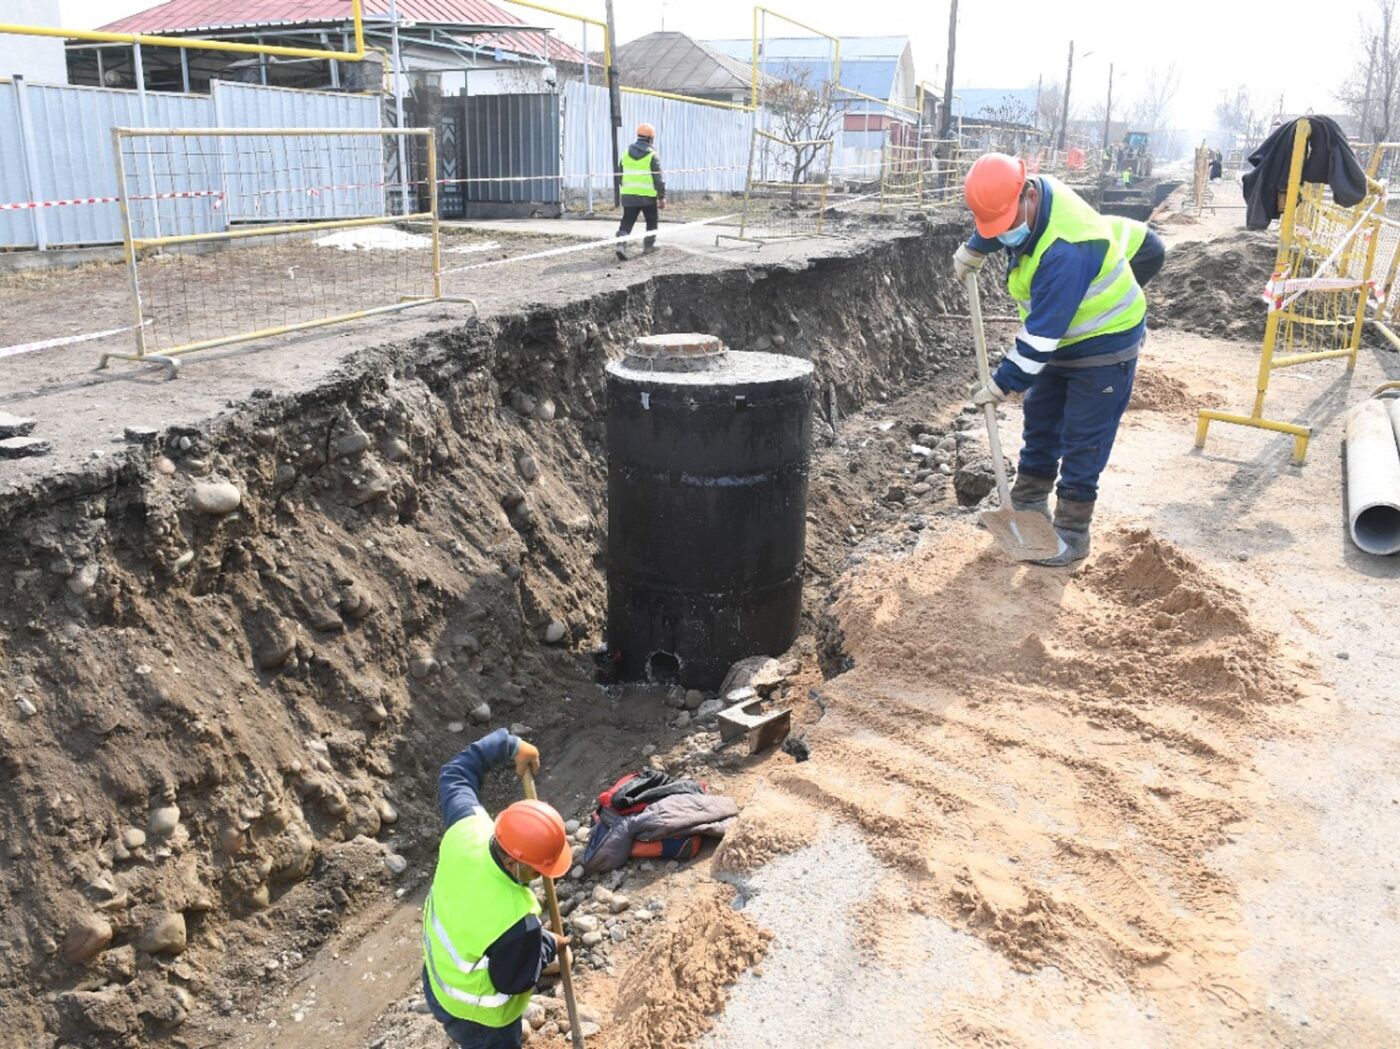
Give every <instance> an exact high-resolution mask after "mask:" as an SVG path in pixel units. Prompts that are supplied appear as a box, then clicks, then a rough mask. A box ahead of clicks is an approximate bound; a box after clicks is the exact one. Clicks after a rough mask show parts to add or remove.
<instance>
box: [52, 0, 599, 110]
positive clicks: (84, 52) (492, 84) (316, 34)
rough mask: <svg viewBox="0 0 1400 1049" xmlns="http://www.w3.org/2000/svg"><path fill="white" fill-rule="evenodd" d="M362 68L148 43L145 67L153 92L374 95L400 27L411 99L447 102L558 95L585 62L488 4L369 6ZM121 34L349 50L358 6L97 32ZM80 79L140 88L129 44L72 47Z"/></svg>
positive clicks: (240, 12)
mask: <svg viewBox="0 0 1400 1049" xmlns="http://www.w3.org/2000/svg"><path fill="white" fill-rule="evenodd" d="M362 8H363V14H362V21H363V24H364V33H365V44H366V46H367V47H368V48H370V49H372V50H371V52H370V55H369V57H368V59H367V60H366V61H364V62H342V61H332V60H325V59H304V58H287V57H281V56H275V55H257V56H250V55H243V54H234V53H228V52H220V51H207V50H201V49H186V48H169V47H156V46H149V45H148V46H145V47H143V48H142V49H141V56H140V57H141V66H142V70H143V74H144V79H145V87H146V88H147V89H148V90H153V91H186V92H195V93H201V94H202V93H205V92H207V91H208V90H209V83H210V81H212V80H237V81H244V82H248V83H256V84H267V85H272V86H281V87H299V88H319V89H328V90H344V91H366V90H378V89H380V88H382V87H383V86H384V83H385V76H386V72H385V71H386V70H387V69H388V68H389V67H390V61H389V56H390V54H391V53H392V49H393V44H394V36H395V30H396V29H397V35H398V43H399V51H400V54H401V55H402V71H403V75H404V77H405V80H406V83H404V84H403V85H402V89H403V92H404V93H405V94H409V93H412V92H413V91H414V90H415V89H418V88H435V89H437V90H438V91H441V92H442V93H443V94H444V95H456V94H459V93H461V92H462V91H464V90H465V91H466V92H468V93H470V94H514V93H517V92H538V91H550V90H553V88H554V86H555V84H556V83H557V82H558V80H559V79H560V78H561V77H562V78H564V79H568V78H569V77H570V76H572V75H574V74H576V73H577V72H579V71H580V70H581V69H582V62H583V55H582V54H581V53H580V52H579V51H577V50H576V49H575V48H573V47H571V46H569V45H568V44H566V43H564V42H563V41H561V40H559V39H558V38H557V37H555V36H553V35H552V31H551V30H549V29H547V28H545V27H543V26H538V25H531V24H530V23H528V22H525V21H523V20H521V19H520V18H518V17H517V16H515V15H513V14H511V13H509V12H508V11H505V10H503V9H502V8H500V7H497V6H496V5H495V4H492V3H490V2H488V0H395V2H393V3H391V2H390V0H364V2H363V4H362ZM99 28H101V29H103V30H107V31H109V32H114V33H145V34H151V35H159V36H180V37H204V38H208V39H211V40H221V41H239V42H242V43H254V42H260V43H263V44H269V45H286V46H291V47H310V48H326V49H333V50H341V51H349V50H351V49H352V48H353V46H354V32H353V23H352V21H351V14H350V0H241V2H239V3H237V4H230V3H228V2H227V0H167V2H166V3H161V4H157V5H155V6H154V7H150V8H147V9H146V10H144V11H138V12H137V13H136V14H132V15H128V16H126V17H125V18H119V19H117V20H116V21H115V22H110V23H108V24H107V25H104V26H101V27H99ZM68 79H69V82H70V83H73V84H89V85H100V86H105V87H135V86H136V61H135V55H134V54H133V48H132V47H131V46H130V45H128V44H99V43H90V42H86V41H72V42H70V43H69V45H68Z"/></svg>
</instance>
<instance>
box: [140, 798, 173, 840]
mask: <svg viewBox="0 0 1400 1049" xmlns="http://www.w3.org/2000/svg"><path fill="white" fill-rule="evenodd" d="M179 824H180V806H179V805H162V806H161V807H160V808H156V809H152V810H151V816H150V819H149V820H147V821H146V829H147V830H148V831H150V832H151V833H152V834H154V835H155V836H156V837H157V838H164V837H166V836H168V835H170V834H172V833H174V831H175V828H176V827H177V826H179Z"/></svg>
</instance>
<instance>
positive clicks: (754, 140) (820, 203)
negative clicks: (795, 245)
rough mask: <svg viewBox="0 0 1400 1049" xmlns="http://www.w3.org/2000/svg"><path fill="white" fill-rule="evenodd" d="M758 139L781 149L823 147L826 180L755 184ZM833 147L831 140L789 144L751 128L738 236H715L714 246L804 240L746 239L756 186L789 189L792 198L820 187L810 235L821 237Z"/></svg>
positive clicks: (807, 140) (789, 141)
mask: <svg viewBox="0 0 1400 1049" xmlns="http://www.w3.org/2000/svg"><path fill="white" fill-rule="evenodd" d="M761 138H763V139H767V140H768V141H770V142H776V143H778V144H779V145H782V146H791V147H792V148H793V149H798V148H801V147H803V146H818V147H821V146H825V147H826V171H827V175H826V178H824V179H822V181H821V182H818V183H813V182H782V181H773V180H759V181H755V180H754V177H753V162H754V156H755V155H756V154H757V152H758V141H759V139H761ZM833 144H834V140H833V139H829V138H820V139H806V140H803V141H798V142H794V141H792V140H790V139H786V138H783V137H782V136H781V135H772V134H769V133H768V132H767V131H763V130H760V129H759V128H754V129H753V132H752V133H751V134H750V136H749V170H748V176H747V178H745V180H744V211H743V214H742V215H741V216H740V218H739V232H738V233H737V234H736V233H721V234H719V235H717V236H716V237H715V243H716V244H718V243H719V242H720V241H722V240H741V241H747V242H749V243H752V244H757V245H759V246H760V247H762V246H763V245H764V244H766V243H768V242H769V241H771V240H785V239H793V238H796V237H800V236H803V235H804V234H790V235H789V236H788V237H782V236H776V237H751V236H749V235H748V229H749V225H750V216H751V207H752V203H753V191H754V187H755V186H757V187H759V188H761V189H789V190H792V191H793V193H794V194H796V193H797V191H798V190H800V189H807V188H810V187H812V186H820V187H821V193H820V195H819V197H818V198H817V214H816V228H815V231H814V232H813V234H812V235H813V236H817V237H820V236H821V235H822V225H823V221H822V220H823V219H824V218H825V216H826V198H827V195H828V193H829V191H830V188H831V158H832V150H833Z"/></svg>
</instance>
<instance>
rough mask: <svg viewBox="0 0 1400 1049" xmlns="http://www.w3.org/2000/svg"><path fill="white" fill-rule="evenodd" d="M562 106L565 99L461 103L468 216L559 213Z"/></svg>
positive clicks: (482, 98) (473, 98) (491, 98)
mask: <svg viewBox="0 0 1400 1049" xmlns="http://www.w3.org/2000/svg"><path fill="white" fill-rule="evenodd" d="M559 102H560V96H558V95H552V94H551V95H543V94H541V95H469V96H466V97H464V98H463V99H462V106H463V109H462V112H463V123H462V128H461V135H460V136H459V142H460V143H461V149H460V154H459V155H460V158H461V171H462V174H461V179H462V183H461V185H462V191H463V192H462V209H463V214H464V215H465V216H466V217H468V218H516V217H525V216H530V215H539V216H544V217H549V218H553V217H557V216H558V215H559V214H560V199H561V195H560V182H561V176H562V174H563V172H562V170H561V156H562V152H563V138H562V135H561V128H562V123H561V121H560V104H559ZM440 126H441V125H440Z"/></svg>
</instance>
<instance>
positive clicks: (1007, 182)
mask: <svg viewBox="0 0 1400 1049" xmlns="http://www.w3.org/2000/svg"><path fill="white" fill-rule="evenodd" d="M1025 184H1026V162H1025V161H1024V160H1021V159H1020V158H1018V157H1012V156H1008V155H1007V154H1005V153H984V154H982V156H980V157H978V158H977V159H976V160H975V161H973V164H972V167H971V168H970V169H969V170H968V173H967V178H966V179H964V180H963V199H965V200H966V201H967V206H968V207H969V208H971V209H972V215H973V218H975V219H976V220H977V232H978V233H980V234H981V235H982V236H984V237H989V238H990V237H995V236H996V235H997V234H998V233H1005V232H1006V231H1007V230H1009V229H1010V228H1011V224H1012V223H1013V222H1015V221H1016V204H1017V202H1018V201H1019V200H1020V199H1021V187H1023V186H1024V185H1025Z"/></svg>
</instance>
